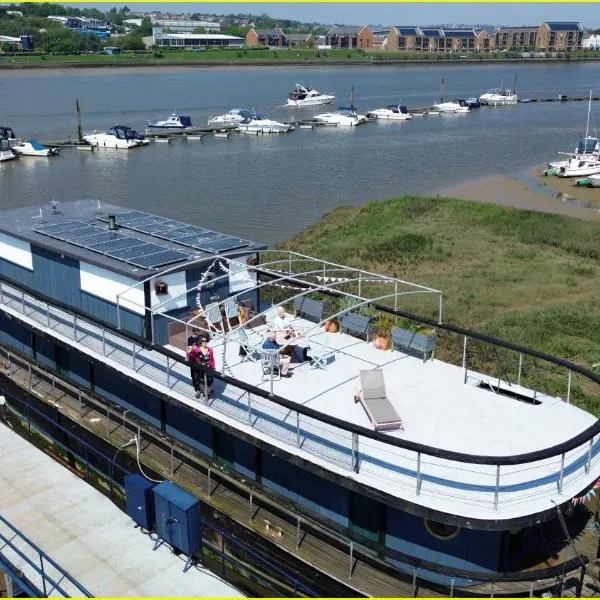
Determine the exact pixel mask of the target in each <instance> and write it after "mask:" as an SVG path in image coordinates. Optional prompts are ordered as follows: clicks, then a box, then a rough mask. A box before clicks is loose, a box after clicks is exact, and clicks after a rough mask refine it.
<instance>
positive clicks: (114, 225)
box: [108, 215, 119, 231]
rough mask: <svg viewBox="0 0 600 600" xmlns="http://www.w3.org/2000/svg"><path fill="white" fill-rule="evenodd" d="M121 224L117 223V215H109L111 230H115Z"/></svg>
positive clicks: (109, 227)
mask: <svg viewBox="0 0 600 600" xmlns="http://www.w3.org/2000/svg"><path fill="white" fill-rule="evenodd" d="M118 228H119V226H118V225H117V217H115V215H108V229H109V231H115V229H118Z"/></svg>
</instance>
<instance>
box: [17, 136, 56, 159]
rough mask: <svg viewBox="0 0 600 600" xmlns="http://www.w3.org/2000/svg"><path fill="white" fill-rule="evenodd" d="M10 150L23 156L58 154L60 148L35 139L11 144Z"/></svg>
mask: <svg viewBox="0 0 600 600" xmlns="http://www.w3.org/2000/svg"><path fill="white" fill-rule="evenodd" d="M12 151H13V152H15V153H16V154H22V155H24V156H58V154H59V152H60V150H59V149H58V148H52V147H48V146H44V145H43V144H40V142H38V141H37V140H28V141H27V142H20V143H18V144H16V145H15V146H13V148H12Z"/></svg>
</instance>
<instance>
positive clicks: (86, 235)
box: [33, 213, 190, 269]
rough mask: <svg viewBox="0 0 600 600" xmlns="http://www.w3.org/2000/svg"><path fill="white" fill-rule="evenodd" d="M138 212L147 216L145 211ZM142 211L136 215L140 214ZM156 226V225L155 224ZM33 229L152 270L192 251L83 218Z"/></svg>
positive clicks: (186, 255) (185, 257)
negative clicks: (87, 221) (108, 227)
mask: <svg viewBox="0 0 600 600" xmlns="http://www.w3.org/2000/svg"><path fill="white" fill-rule="evenodd" d="M139 214H141V215H142V216H144V218H145V213H139ZM139 214H138V215H136V216H138V217H139ZM154 225H155V226H156V223H155V224H154ZM33 231H36V232H37V233H40V234H42V235H47V236H48V237H52V238H55V239H57V240H61V241H63V242H67V243H69V244H73V245H75V246H80V247H82V248H85V249H87V250H91V251H92V252H98V253H100V254H104V255H106V256H110V257H111V258H116V259H118V260H122V261H123V262H126V263H129V264H131V265H134V266H137V267H141V268H143V269H153V268H157V267H160V266H163V265H168V264H171V263H174V262H179V261H183V260H187V259H189V258H190V254H188V253H186V252H182V251H180V250H171V249H169V248H167V247H166V246H164V245H162V244H154V243H147V242H145V241H144V240H141V239H139V238H136V237H133V236H129V235H124V234H122V233H117V232H115V231H107V230H106V229H104V228H102V227H97V226H95V225H90V224H89V223H85V222H83V221H67V222H65V223H55V224H51V225H40V226H38V227H34V228H33Z"/></svg>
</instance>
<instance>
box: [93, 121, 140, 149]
mask: <svg viewBox="0 0 600 600" xmlns="http://www.w3.org/2000/svg"><path fill="white" fill-rule="evenodd" d="M140 138H141V139H140ZM83 139H84V140H85V141H86V142H87V143H88V144H90V146H95V147H97V148H124V149H130V148H136V147H137V146H142V145H145V143H144V140H145V139H146V138H144V137H142V136H140V135H139V134H138V133H137V131H135V130H133V129H131V127H127V126H125V125H115V126H114V127H111V128H110V129H108V130H107V131H104V132H101V133H96V132H94V133H88V134H87V135H84V136H83Z"/></svg>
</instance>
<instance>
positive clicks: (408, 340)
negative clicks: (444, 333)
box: [392, 327, 437, 361]
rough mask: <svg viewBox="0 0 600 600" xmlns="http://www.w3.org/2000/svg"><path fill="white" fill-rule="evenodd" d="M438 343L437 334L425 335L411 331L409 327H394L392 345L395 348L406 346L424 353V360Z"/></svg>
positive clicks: (405, 347) (408, 348)
mask: <svg viewBox="0 0 600 600" xmlns="http://www.w3.org/2000/svg"><path fill="white" fill-rule="evenodd" d="M436 343H437V336H436V335H435V334H434V335H423V334H422V333H418V332H416V331H410V330H409V329H402V328H401V327H392V345H393V348H396V347H398V348H404V349H407V350H414V351H416V352H422V353H423V361H425V360H427V354H431V356H432V357H433V352H434V350H435V346H436Z"/></svg>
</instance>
